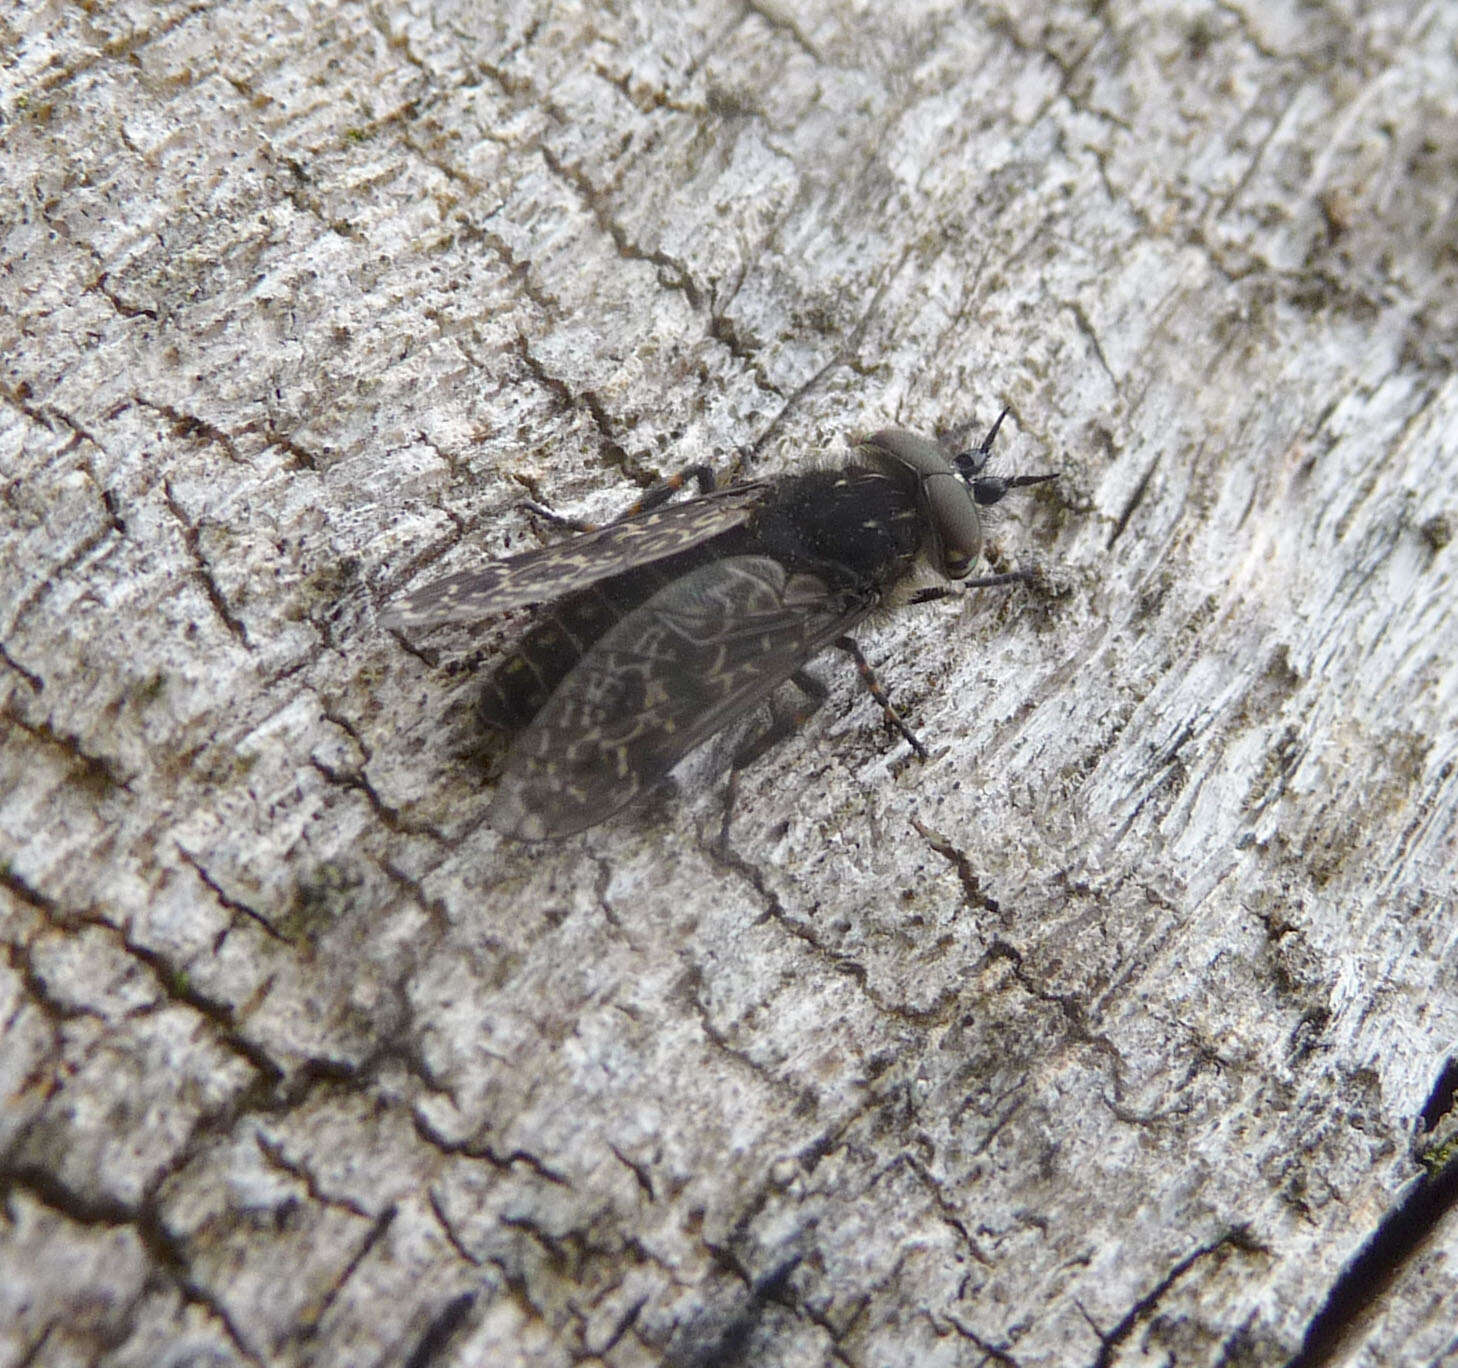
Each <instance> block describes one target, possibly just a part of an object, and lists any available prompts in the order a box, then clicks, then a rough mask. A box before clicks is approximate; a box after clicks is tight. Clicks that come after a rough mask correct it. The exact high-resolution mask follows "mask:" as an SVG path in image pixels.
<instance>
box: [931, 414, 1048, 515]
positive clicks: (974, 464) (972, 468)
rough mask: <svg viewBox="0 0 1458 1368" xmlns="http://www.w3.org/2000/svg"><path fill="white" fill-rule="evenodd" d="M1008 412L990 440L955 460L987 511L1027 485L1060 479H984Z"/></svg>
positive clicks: (1014, 477) (1011, 476) (992, 431)
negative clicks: (1009, 493)
mask: <svg viewBox="0 0 1458 1368" xmlns="http://www.w3.org/2000/svg"><path fill="white" fill-rule="evenodd" d="M1009 412H1010V410H1009V409H1006V408H1005V409H1003V411H1002V412H1001V413H999V414H998V415H997V421H996V422H995V423H994V424H993V425H992V428H991V430H990V431H989V432H988V434H987V436H986V437H984V438H983V439H982V445H981V446H979V447H974V448H973V449H972V450H971V451H964V452H963V453H962V454H961V455H960V456H958V457H956V459H955V460H954V461H953V464H954V465H955V466H956V467H957V470H958V471H959V472H960V473H961V476H962V478H963V479H964V480H966V481H967V483H968V484H969V485H971V486H972V497H973V498H974V499H976V500H977V502H978V503H979V504H981V505H983V506H984V507H985V506H986V505H988V504H995V503H997V502H998V501H999V500H1001V499H1003V498H1005V497H1006V495H1007V493H1008V491H1009V490H1012V489H1022V488H1023V487H1024V486H1026V485H1035V484H1042V483H1043V482H1044V481H1046V480H1056V479H1057V478H1058V476H1057V475H984V474H983V473H982V470H983V467H985V466H986V465H987V458H988V457H989V456H991V455H992V444H993V442H995V441H996V440H997V430H998V429H999V428H1000V427H1001V426H1002V420H1003V419H1004V418H1006V417H1007V415H1008V413H1009Z"/></svg>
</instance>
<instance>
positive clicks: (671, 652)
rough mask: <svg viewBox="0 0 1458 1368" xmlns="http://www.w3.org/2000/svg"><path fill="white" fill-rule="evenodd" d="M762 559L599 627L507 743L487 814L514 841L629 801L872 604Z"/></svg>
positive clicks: (685, 586)
mask: <svg viewBox="0 0 1458 1368" xmlns="http://www.w3.org/2000/svg"><path fill="white" fill-rule="evenodd" d="M873 602H874V596H873V595H870V594H857V593H855V592H847V591H844V590H842V591H839V592H833V591H831V590H830V589H829V588H828V587H827V585H826V584H825V582H824V581H823V580H821V579H820V578H818V577H817V576H815V575H809V574H797V573H794V572H793V571H791V570H788V569H787V568H786V567H785V566H783V565H781V564H780V563H779V562H778V561H775V560H772V559H770V558H769V557H768V556H732V557H727V558H725V559H723V560H718V561H714V562H712V563H710V564H708V565H704V566H701V567H700V568H699V569H697V570H694V571H691V572H689V573H688V574H686V575H684V576H683V577H682V578H680V579H678V580H676V581H674V582H673V583H672V584H670V585H668V586H667V587H666V588H664V589H662V590H660V591H659V592H658V593H657V594H655V595H654V596H653V597H652V598H650V599H649V600H648V601H647V602H646V603H645V604H643V605H642V607H640V608H638V609H637V610H636V611H634V612H632V613H630V614H629V615H628V616H627V617H625V618H624V619H623V620H622V621H621V622H619V623H618V624H617V625H616V626H614V627H613V628H612V629H611V630H610V631H608V632H607V633H606V634H605V635H604V636H603V637H602V638H601V639H600V640H599V641H598V642H597V643H596V644H595V645H594V646H593V647H592V648H591V649H589V650H588V651H587V652H586V654H584V655H583V657H582V659H581V660H580V661H578V663H577V664H576V666H575V667H574V668H573V669H572V670H571V671H570V672H569V673H568V675H567V676H566V678H565V679H563V681H562V682H561V684H559V685H558V686H557V689H556V691H555V692H554V693H553V694H552V697H551V699H550V700H549V701H548V702H547V704H546V706H545V707H544V708H543V709H542V710H541V712H539V713H538V714H537V716H536V718H535V720H534V721H533V722H532V723H531V725H530V726H529V727H528V728H527V729H526V730H525V731H524V732H523V733H522V735H521V736H520V737H519V738H518V740H517V742H516V745H515V746H514V747H513V748H512V752H511V756H510V759H509V761H508V762H507V767H506V770H505V772H504V773H503V775H502V777H501V784H500V787H499V788H498V790H497V794H496V798H495V800H494V801H493V802H492V805H491V810H490V814H489V820H490V822H491V825H492V826H493V827H495V828H496V829H497V830H498V831H500V832H502V833H503V834H505V835H509V836H515V837H517V838H518V839H521V840H543V839H546V838H549V837H558V836H568V835H571V834H572V833H573V832H576V831H581V830H582V829H584V828H585V827H589V826H592V825H594V824H595V823H597V822H600V821H602V820H603V819H604V818H606V817H608V816H610V815H611V814H612V813H614V812H616V811H617V810H618V809H619V808H622V807H624V806H626V805H627V804H628V803H630V802H632V801H633V799H634V798H636V797H637V796H638V795H639V794H640V793H641V792H643V790H644V789H646V788H647V787H649V786H650V785H652V784H654V783H656V782H657V781H658V780H660V779H661V778H663V776H664V775H666V774H667V773H668V771H669V770H671V769H672V768H673V766H674V765H675V764H677V763H678V761H679V760H681V759H682V758H683V757H684V756H685V755H687V754H688V752H689V751H690V750H692V749H693V748H694V747H695V746H697V745H698V744H699V743H700V742H701V741H704V740H705V739H707V738H708V737H710V736H712V735H713V734H714V733H715V732H717V731H718V730H720V729H721V728H722V727H725V726H727V725H728V724H729V723H730V722H732V721H734V720H735V719H736V718H738V717H740V716H742V715H743V714H744V713H745V712H747V711H748V710H749V709H750V708H752V707H753V706H754V705H755V704H756V703H758V702H760V701H761V700H762V699H764V698H765V697H767V696H768V695H769V694H770V693H771V692H772V691H773V690H774V689H775V688H776V687H777V686H778V685H779V684H781V683H783V682H784V681H785V680H786V679H788V678H789V677H790V676H791V675H792V674H794V673H795V671H796V670H798V669H799V668H800V667H801V666H802V665H803V664H804V663H805V661H806V660H808V659H809V658H810V657H811V656H812V655H814V654H816V653H817V652H818V651H820V650H821V649H822V648H824V647H825V646H826V645H828V644H829V643H830V642H832V641H834V640H835V639H836V638H837V637H838V636H840V635H842V634H843V633H844V632H845V631H847V630H848V629H849V628H850V627H852V626H854V624H855V623H856V622H858V621H859V620H860V619H861V618H862V617H864V616H865V614H866V613H867V612H868V611H869V610H870V608H871V606H872V604H873Z"/></svg>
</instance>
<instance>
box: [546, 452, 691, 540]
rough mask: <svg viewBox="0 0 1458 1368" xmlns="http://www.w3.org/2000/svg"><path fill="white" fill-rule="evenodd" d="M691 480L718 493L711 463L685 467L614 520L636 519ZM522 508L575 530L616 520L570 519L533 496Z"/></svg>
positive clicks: (630, 505) (603, 525) (560, 525)
mask: <svg viewBox="0 0 1458 1368" xmlns="http://www.w3.org/2000/svg"><path fill="white" fill-rule="evenodd" d="M690 480H692V481H693V482H694V483H695V484H696V485H698V487H699V493H700V494H712V493H713V492H714V487H715V486H714V472H713V471H712V470H711V469H710V468H709V467H708V466H706V465H691V466H685V467H684V468H683V469H682V470H680V471H679V472H678V473H677V474H676V475H670V476H668V477H667V478H666V479H663V480H659V481H658V482H657V483H656V484H653V485H650V486H649V487H648V488H647V489H646V490H645V491H644V493H643V497H642V498H641V499H639V500H638V501H637V502H636V503H633V504H629V505H628V507H627V508H625V509H624V510H623V511H622V512H621V513H619V514H618V516H617V517H616V518H614V519H612V522H622V521H623V520H624V519H625V518H635V517H637V516H638V514H639V513H647V512H648V511H649V510H650V509H654V508H657V507H658V506H659V505H660V504H665V503H667V502H668V501H669V500H670V499H671V498H673V496H674V495H675V494H677V493H678V491H679V490H680V489H682V488H683V487H684V486H685V485H686V484H688V482H689V481H690ZM518 507H520V508H524V509H526V510H527V512H528V513H531V514H532V515H533V516H535V517H538V518H542V519H543V520H545V521H546V522H549V523H552V524H553V525H554V526H556V527H565V528H567V529H569V530H570V531H572V532H596V531H597V530H598V529H599V528H601V527H610V526H611V525H612V523H595V522H586V521H584V520H583V519H581V518H569V517H567V516H566V515H565V514H562V513H558V512H555V511H554V510H553V509H550V508H548V507H547V506H546V505H545V504H539V503H536V502H534V501H533V500H531V499H524V500H522V502H521V503H520V504H519V505H518Z"/></svg>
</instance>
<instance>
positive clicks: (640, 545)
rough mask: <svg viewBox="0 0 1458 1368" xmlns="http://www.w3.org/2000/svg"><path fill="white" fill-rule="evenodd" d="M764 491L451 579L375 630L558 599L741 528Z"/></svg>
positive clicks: (402, 603)
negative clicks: (382, 627)
mask: <svg viewBox="0 0 1458 1368" xmlns="http://www.w3.org/2000/svg"><path fill="white" fill-rule="evenodd" d="M764 490H765V486H764V484H763V483H760V482H757V483H753V484H741V485H734V486H733V487H731V488H729V489H721V490H716V491H715V492H714V493H711V494H705V495H702V496H701V497H699V498H697V499H690V500H689V501H688V502H686V503H679V504H668V505H666V506H664V507H662V508H655V509H652V510H651V511H650V512H647V513H640V514H638V515H637V516H636V517H632V518H624V519H622V520H621V521H619V522H615V523H609V524H608V525H607V526H606V527H600V528H598V529H597V530H596V531H594V532H582V533H579V534H578V535H577V536H575V537H569V538H568V539H567V540H566V541H562V542H558V543H557V544H556V545H554V546H543V547H541V548H539V549H538V550H535V551H527V552H524V553H523V554H522V555H520V556H511V557H509V558H507V559H506V560H499V561H494V562H493V563H491V564H490V565H487V566H484V567H483V568H482V569H480V570H467V571H465V572H464V573H462V574H459V575H451V576H449V577H448V578H446V579H442V580H437V581H436V582H435V583H434V584H428V585H426V586H425V588H423V589H417V590H415V592H414V593H410V594H406V595H405V596H404V597H403V598H400V599H397V600H396V601H395V602H394V603H392V604H391V605H390V606H389V607H388V608H387V609H386V610H385V611H384V612H383V613H381V614H380V622H381V623H382V624H383V625H384V626H386V627H400V628H405V627H413V628H424V627H443V626H445V625H446V624H448V623H465V622H478V621H480V620H481V619H482V618H484V617H489V616H491V615H492V614H493V613H501V612H504V611H505V610H506V609H508V608H520V607H524V606H525V605H527V604H529V603H543V602H545V601H546V600H548V599H554V598H559V597H561V595H563V594H569V593H571V592H572V591H573V590H574V589H582V588H585V587H586V586H587V585H589V584H595V583H596V582H597V581H598V580H602V579H607V578H608V577H610V576H612V575H618V574H621V573H622V572H623V571H624V570H631V569H633V568H634V567H635V566H639V565H647V564H649V563H650V562H651V561H656V560H663V559H664V558H665V557H667V556H675V555H677V554H678V553H679V552H681V551H686V550H687V549H688V548H689V547H691V546H697V545H699V544H700V543H701V542H705V541H708V540H709V539H710V538H711V537H717V536H718V535H719V534H720V533H722V532H727V531H728V530H729V529H730V528H732V527H737V526H739V524H741V523H743V522H745V521H746V520H747V519H748V518H749V516H750V514H751V513H752V512H753V511H754V509H755V507H756V506H757V505H758V504H760V503H761V502H762V501H763V499H764Z"/></svg>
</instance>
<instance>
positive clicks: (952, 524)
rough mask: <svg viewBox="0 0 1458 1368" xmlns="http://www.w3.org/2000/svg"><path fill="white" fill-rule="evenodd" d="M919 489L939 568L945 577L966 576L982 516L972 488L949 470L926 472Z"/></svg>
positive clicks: (976, 548) (975, 553)
mask: <svg viewBox="0 0 1458 1368" xmlns="http://www.w3.org/2000/svg"><path fill="white" fill-rule="evenodd" d="M921 489H922V498H923V500H924V501H925V504H924V507H925V511H926V517H927V520H928V521H929V522H930V523H931V526H932V531H933V534H934V535H935V538H936V542H935V544H936V545H937V546H938V547H939V548H940V553H941V554H940V560H941V566H940V569H941V572H942V573H943V574H944V575H945V576H946V577H947V578H948V579H966V578H967V573H968V571H969V570H971V568H972V562H973V561H975V560H976V559H977V557H978V556H980V555H981V554H982V519H981V518H980V517H978V515H977V505H976V503H974V502H973V499H972V491H971V490H970V489H968V487H967V484H966V482H965V481H964V480H963V479H962V477H961V476H960V475H957V474H954V473H953V472H952V471H950V470H948V471H946V472H945V473H942V472H938V473H937V474H934V475H928V476H926V477H925V478H924V479H923V480H922V485H921Z"/></svg>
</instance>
